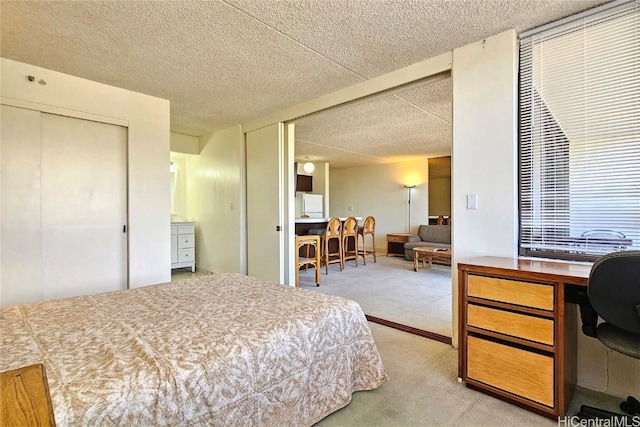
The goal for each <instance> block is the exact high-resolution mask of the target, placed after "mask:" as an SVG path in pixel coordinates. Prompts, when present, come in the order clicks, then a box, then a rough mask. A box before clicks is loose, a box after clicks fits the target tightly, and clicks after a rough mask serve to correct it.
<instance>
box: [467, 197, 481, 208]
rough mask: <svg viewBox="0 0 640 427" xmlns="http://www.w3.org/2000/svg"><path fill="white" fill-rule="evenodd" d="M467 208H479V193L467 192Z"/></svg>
mask: <svg viewBox="0 0 640 427" xmlns="http://www.w3.org/2000/svg"><path fill="white" fill-rule="evenodd" d="M467 209H469V210H474V209H478V195H477V194H467Z"/></svg>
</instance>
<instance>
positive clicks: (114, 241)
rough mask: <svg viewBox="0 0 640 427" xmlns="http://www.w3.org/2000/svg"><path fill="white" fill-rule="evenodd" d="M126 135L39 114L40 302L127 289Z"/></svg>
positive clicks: (89, 123) (116, 129)
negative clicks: (41, 297)
mask: <svg viewBox="0 0 640 427" xmlns="http://www.w3.org/2000/svg"><path fill="white" fill-rule="evenodd" d="M126 145H127V130H126V129H125V128H123V127H120V126H115V125H109V124H104V123H97V122H92V121H88V120H81V119H75V118H69V117H63V116H57V115H52V114H42V261H43V273H42V274H43V284H44V298H45V299H50V298H61V297H67V296H72V295H84V294H92V293H97V292H106V291H114V290H119V289H125V288H126V287H127V237H126V236H127V234H126V233H124V232H123V226H124V225H125V224H127V217H126V212H127V199H126V197H127V179H126V176H127V171H126V165H127V161H126Z"/></svg>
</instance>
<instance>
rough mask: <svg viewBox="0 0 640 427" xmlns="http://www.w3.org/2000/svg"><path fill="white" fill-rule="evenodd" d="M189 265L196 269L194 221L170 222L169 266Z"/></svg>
mask: <svg viewBox="0 0 640 427" xmlns="http://www.w3.org/2000/svg"><path fill="white" fill-rule="evenodd" d="M183 267H191V271H192V272H195V271H196V238H195V223H193V222H172V223H171V268H172V269H174V268H183Z"/></svg>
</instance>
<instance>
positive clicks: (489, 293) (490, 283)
mask: <svg viewBox="0 0 640 427" xmlns="http://www.w3.org/2000/svg"><path fill="white" fill-rule="evenodd" d="M467 295H469V296H472V297H478V298H485V299H490V300H493V301H500V302H506V303H510V304H517V305H522V306H525V307H533V308H541V309H543V310H549V311H553V286H552V285H541V284H537V283H528V282H518V281H516V280H507V279H498V278H496V277H484V276H475V275H473V274H470V275H469V276H468V277H467Z"/></svg>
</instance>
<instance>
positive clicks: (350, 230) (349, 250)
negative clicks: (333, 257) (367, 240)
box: [342, 216, 358, 267]
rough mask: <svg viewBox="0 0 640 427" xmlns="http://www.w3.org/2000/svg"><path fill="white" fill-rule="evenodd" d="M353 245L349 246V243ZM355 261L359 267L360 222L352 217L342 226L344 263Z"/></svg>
mask: <svg viewBox="0 0 640 427" xmlns="http://www.w3.org/2000/svg"><path fill="white" fill-rule="evenodd" d="M350 241H353V245H352V246H349V242H350ZM350 259H352V260H354V261H355V262H356V267H357V266H358V220H357V219H355V218H354V217H352V216H350V217H349V218H347V219H346V220H345V222H344V224H342V261H343V263H346V262H347V260H350Z"/></svg>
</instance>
